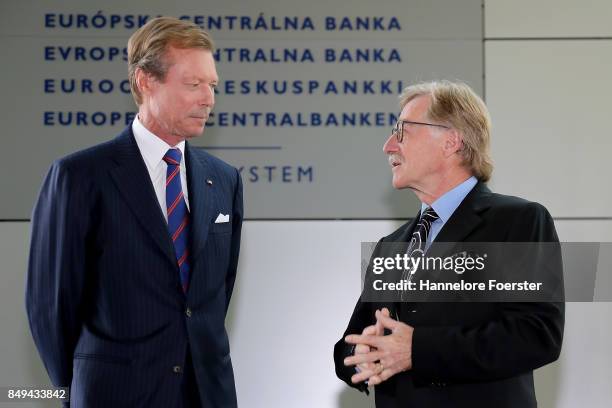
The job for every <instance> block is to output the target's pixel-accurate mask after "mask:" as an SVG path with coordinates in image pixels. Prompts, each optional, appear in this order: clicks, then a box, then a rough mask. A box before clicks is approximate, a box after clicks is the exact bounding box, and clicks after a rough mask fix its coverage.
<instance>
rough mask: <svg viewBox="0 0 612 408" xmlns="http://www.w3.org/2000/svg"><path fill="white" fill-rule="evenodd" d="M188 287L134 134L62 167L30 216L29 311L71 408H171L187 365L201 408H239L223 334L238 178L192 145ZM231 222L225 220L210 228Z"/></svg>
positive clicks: (236, 234) (237, 221) (234, 258)
mask: <svg viewBox="0 0 612 408" xmlns="http://www.w3.org/2000/svg"><path fill="white" fill-rule="evenodd" d="M185 157H186V165H187V182H188V190H189V203H190V211H191V221H192V226H191V232H192V237H191V281H190V284H189V289H188V292H187V293H186V294H184V293H183V291H182V289H181V286H180V282H179V271H178V266H177V261H176V257H175V253H174V247H173V244H172V241H171V238H170V235H169V233H168V228H167V224H166V222H165V220H164V216H163V213H162V210H161V208H160V206H159V203H158V201H157V198H156V195H155V191H154V189H153V185H152V183H151V180H150V177H149V174H148V172H147V169H146V166H145V163H144V161H143V158H142V156H141V154H140V151H139V149H138V146H137V144H136V141H135V139H134V135H133V134H132V128H131V126H128V127H127V128H126V129H125V130H124V131H123V132H122V133H121V134H120V135H119V136H118V137H117V138H115V139H114V140H111V141H109V142H106V143H104V144H101V145H98V146H94V147H92V148H89V149H87V150H84V151H81V152H78V153H75V154H72V155H70V156H68V157H65V158H63V159H60V160H58V161H56V162H55V163H54V164H53V165H52V167H51V169H50V171H49V173H48V175H47V177H46V179H45V181H44V184H43V186H42V189H41V191H40V195H39V198H38V202H37V204H36V207H35V208H34V212H33V216H32V237H31V248H30V259H29V268H28V276H27V284H26V309H27V313H28V318H29V322H30V327H31V330H32V335H33V338H34V342H35V343H36V346H37V347H38V350H39V352H40V355H41V357H42V360H43V362H44V364H45V367H46V369H47V371H48V373H49V376H50V378H51V381H52V382H53V384H54V385H55V386H64V387H65V386H70V387H71V406H77V407H105V408H108V407H115V408H116V407H132V408H133V407H148V408H150V407H164V408H166V407H175V406H177V401H178V400H179V398H180V395H181V381H182V375H183V373H184V367H185V365H186V359H187V358H188V357H187V356H188V349H190V354H191V357H192V360H193V366H194V372H195V377H196V379H197V388H198V391H199V394H200V396H201V402H202V405H203V406H205V407H223V408H226V407H234V406H236V392H235V386H234V375H233V370H232V363H231V359H230V349H229V342H228V337H227V333H226V331H225V325H224V321H225V316H226V313H227V308H228V304H229V301H230V297H231V295H232V289H233V287H234V280H235V277H236V266H237V263H238V252H239V247H240V231H241V225H242V218H243V209H242V183H241V179H240V175H239V173H238V171H237V170H236V169H235V168H233V167H231V166H229V165H228V164H226V163H224V162H223V161H221V160H219V159H217V158H215V157H213V156H211V155H209V154H208V153H206V152H204V151H203V150H200V149H197V148H194V147H191V146H190V145H189V143H186V147H185ZM219 214H229V222H228V223H215V220H216V218H217V217H218V215H219Z"/></svg>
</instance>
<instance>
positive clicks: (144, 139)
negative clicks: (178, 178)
mask: <svg viewBox="0 0 612 408" xmlns="http://www.w3.org/2000/svg"><path fill="white" fill-rule="evenodd" d="M132 132H133V133H134V138H135V139H136V144H138V148H139V149H140V153H141V154H142V157H143V159H144V161H145V163H146V165H147V167H148V168H149V169H151V170H152V169H155V168H156V167H157V165H158V164H159V163H160V162H161V161H162V159H163V158H164V155H165V154H166V152H167V151H168V149H171V148H172V147H173V146H170V145H169V144H168V143H166V142H164V141H163V140H162V139H160V138H159V137H157V136H156V135H155V134H154V133H151V131H149V129H147V128H146V127H144V125H143V124H142V122H140V119H138V115H136V117H135V118H134V122H132ZM174 147H176V148H177V149H179V150H180V151H181V155H182V157H183V160H181V165H183V164H184V163H185V141H184V140H183V141H181V142H179V143H178V144H177V145H176V146H174Z"/></svg>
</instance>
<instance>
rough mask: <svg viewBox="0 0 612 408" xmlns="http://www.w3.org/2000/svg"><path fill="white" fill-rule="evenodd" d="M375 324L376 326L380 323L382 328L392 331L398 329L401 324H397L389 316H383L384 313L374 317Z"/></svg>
mask: <svg viewBox="0 0 612 408" xmlns="http://www.w3.org/2000/svg"><path fill="white" fill-rule="evenodd" d="M376 323H377V324H378V323H380V324H382V325H383V327H384V328H386V329H391V330H392V331H393V330H394V329H396V328H398V327H399V325H400V324H401V322H398V321H397V320H393V319H392V318H391V317H389V316H385V315H384V313H379V314H378V316H377V317H376Z"/></svg>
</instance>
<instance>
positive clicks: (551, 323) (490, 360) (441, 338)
mask: <svg viewBox="0 0 612 408" xmlns="http://www.w3.org/2000/svg"><path fill="white" fill-rule="evenodd" d="M512 223H513V226H512V227H511V229H510V230H509V234H508V239H507V241H509V242H558V241H559V240H558V237H557V234H556V231H555V228H554V224H553V221H552V218H551V217H550V214H549V213H548V211H546V209H545V208H544V207H542V206H541V205H539V204H536V203H530V204H528V205H526V206H525V208H524V209H523V210H522V211H521V212H520V213H519V214H517V216H516V218H515V219H513V220H512ZM555 263H556V264H557V265H556V267H555V268H554V271H555V272H556V273H559V274H560V275H561V276H558V277H557V278H558V279H559V280H560V282H561V285H562V279H563V278H562V265H561V258H560V255H559V258H558V259H556V260H555ZM497 306H498V307H499V308H500V314H499V317H498V318H497V319H495V320H492V321H489V322H486V323H484V324H480V325H475V326H441V327H422V328H420V327H417V328H415V330H414V334H413V343H412V361H413V369H412V373H413V376H414V377H415V379H416V380H418V381H419V382H421V381H422V382H427V383H429V382H432V381H433V382H449V383H453V382H454V383H462V382H477V381H490V380H495V379H502V378H507V377H512V376H515V375H518V374H520V373H524V372H527V371H530V370H533V369H536V368H538V367H541V366H543V365H545V364H548V363H550V362H553V361H555V360H556V359H557V358H558V357H559V354H560V352H561V343H562V339H563V326H564V303H535V302H534V303H500V304H498V305H497Z"/></svg>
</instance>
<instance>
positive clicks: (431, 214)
mask: <svg viewBox="0 0 612 408" xmlns="http://www.w3.org/2000/svg"><path fill="white" fill-rule="evenodd" d="M438 218H440V216H439V215H438V213H436V210H434V209H433V208H432V207H427V208H426V209H425V211H424V212H423V214H422V215H421V219H422V220H423V219H425V220H427V221H429V222H434V221H435V220H437V219H438Z"/></svg>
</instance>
